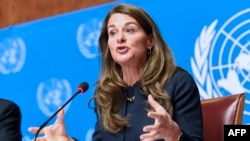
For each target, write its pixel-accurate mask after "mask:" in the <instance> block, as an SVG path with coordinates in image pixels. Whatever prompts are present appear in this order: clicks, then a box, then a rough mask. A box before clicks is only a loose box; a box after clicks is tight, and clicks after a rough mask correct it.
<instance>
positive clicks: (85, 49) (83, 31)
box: [76, 19, 102, 59]
mask: <svg viewBox="0 0 250 141" xmlns="http://www.w3.org/2000/svg"><path fill="white" fill-rule="evenodd" d="M101 26H102V22H101V21H100V20H98V19H93V20H91V21H89V22H86V23H83V24H81V25H79V27H78V29H77V35H76V40H77V44H78V47H79V50H80V52H81V53H82V55H83V56H84V57H86V58H88V59H91V58H95V57H97V56H98V55H99V53H98V38H99V35H100V31H101Z"/></svg>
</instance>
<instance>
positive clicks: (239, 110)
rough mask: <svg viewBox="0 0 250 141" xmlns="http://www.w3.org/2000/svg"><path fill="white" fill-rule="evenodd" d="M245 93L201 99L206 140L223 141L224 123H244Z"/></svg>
mask: <svg viewBox="0 0 250 141" xmlns="http://www.w3.org/2000/svg"><path fill="white" fill-rule="evenodd" d="M244 104H245V94H244V93H241V94H234V95H230V96H223V97H218V98H212V99H205V100H201V106H202V113H203V136H204V141H223V140H224V125H227V124H228V125H232V124H242V117H243V111H244Z"/></svg>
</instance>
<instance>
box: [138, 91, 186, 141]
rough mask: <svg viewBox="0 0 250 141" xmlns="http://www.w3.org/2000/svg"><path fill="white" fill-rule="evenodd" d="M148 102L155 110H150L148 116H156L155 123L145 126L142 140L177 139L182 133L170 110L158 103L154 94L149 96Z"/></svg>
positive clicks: (170, 140)
mask: <svg viewBox="0 0 250 141" xmlns="http://www.w3.org/2000/svg"><path fill="white" fill-rule="evenodd" d="M148 102H149V104H150V106H151V107H152V108H153V109H154V110H155V111H149V112H148V117H150V118H154V119H155V122H154V124H153V125H147V126H144V128H143V131H144V132H145V133H144V134H142V135H141V136H140V139H141V140H142V141H154V140H157V139H164V140H165V141H177V140H178V137H179V135H180V134H181V130H180V127H179V126H178V125H177V123H176V122H175V121H173V120H172V118H171V116H170V115H169V114H168V112H167V111H166V110H165V109H164V108H163V107H162V106H161V105H160V104H159V103H157V102H156V101H155V100H154V99H153V97H152V95H149V96H148Z"/></svg>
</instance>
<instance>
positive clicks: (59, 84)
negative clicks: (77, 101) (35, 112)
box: [37, 78, 72, 116]
mask: <svg viewBox="0 0 250 141" xmlns="http://www.w3.org/2000/svg"><path fill="white" fill-rule="evenodd" d="M71 92H72V90H71V87H70V84H69V82H68V81H67V80H65V79H56V78H52V79H50V80H48V81H46V82H41V83H40V84H39V86H38V89H37V101H38V106H39V108H40V110H41V111H42V112H43V113H44V114H45V115H46V116H51V115H52V114H53V113H55V111H57V110H58V108H59V107H60V106H62V105H63V104H64V103H65V102H66V101H67V100H68V99H69V98H70V97H71ZM69 106H70V103H69V104H68V105H67V106H66V107H65V108H64V109H65V110H64V111H65V112H66V111H67V110H68V107H69Z"/></svg>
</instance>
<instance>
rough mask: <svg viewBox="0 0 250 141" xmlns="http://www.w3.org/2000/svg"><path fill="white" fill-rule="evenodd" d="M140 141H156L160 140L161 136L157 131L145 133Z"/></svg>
mask: <svg viewBox="0 0 250 141" xmlns="http://www.w3.org/2000/svg"><path fill="white" fill-rule="evenodd" d="M140 139H141V140H143V141H154V140H155V139H159V134H158V132H156V131H152V132H147V133H143V134H141V135H140Z"/></svg>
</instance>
